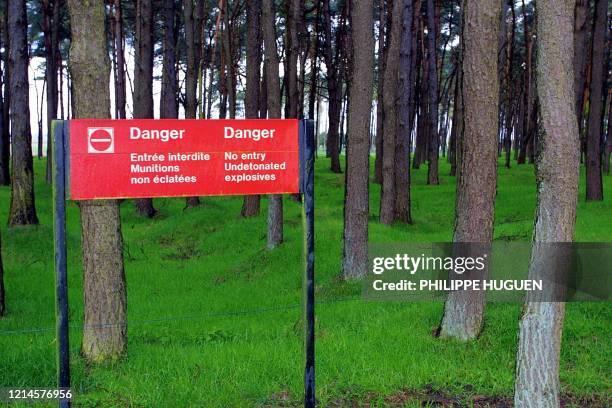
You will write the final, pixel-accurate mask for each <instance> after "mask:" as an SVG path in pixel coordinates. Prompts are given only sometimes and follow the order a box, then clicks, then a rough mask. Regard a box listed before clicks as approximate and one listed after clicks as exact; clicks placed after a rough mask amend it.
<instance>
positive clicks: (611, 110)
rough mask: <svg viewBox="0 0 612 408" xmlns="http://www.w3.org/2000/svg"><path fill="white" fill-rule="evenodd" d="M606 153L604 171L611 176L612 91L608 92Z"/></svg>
mask: <svg viewBox="0 0 612 408" xmlns="http://www.w3.org/2000/svg"><path fill="white" fill-rule="evenodd" d="M605 149H606V150H605V151H604V157H603V158H604V161H603V171H604V173H606V175H608V176H609V175H610V155H612V89H610V90H609V91H608V130H607V133H606V146H605Z"/></svg>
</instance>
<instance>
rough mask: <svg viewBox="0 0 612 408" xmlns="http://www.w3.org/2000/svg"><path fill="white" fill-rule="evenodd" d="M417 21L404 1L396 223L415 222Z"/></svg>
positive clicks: (396, 153) (397, 143) (412, 10)
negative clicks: (413, 142) (413, 163)
mask: <svg viewBox="0 0 612 408" xmlns="http://www.w3.org/2000/svg"><path fill="white" fill-rule="evenodd" d="M413 18H414V9H413V0H404V4H403V8H402V38H401V45H400V58H399V82H398V89H399V90H400V91H399V93H400V95H399V112H398V124H397V125H398V126H397V129H398V130H397V140H396V143H395V215H394V218H395V220H398V221H401V222H405V223H408V224H410V223H412V215H411V211H410V139H411V134H412V114H413V110H414V103H413V102H414V101H413V99H414V98H413V97H414V81H412V79H413V73H412V66H413V64H412V62H413V61H412V60H413V58H414V53H413V51H414V50H413V35H412V34H413V31H412V23H413Z"/></svg>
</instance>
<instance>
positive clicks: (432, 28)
mask: <svg viewBox="0 0 612 408" xmlns="http://www.w3.org/2000/svg"><path fill="white" fill-rule="evenodd" d="M436 36H437V30H436V23H435V5H434V0H427V69H428V70H429V73H428V80H429V82H428V87H427V93H428V97H429V122H428V123H429V149H428V166H427V184H439V183H440V182H439V180H438V156H439V150H440V135H439V134H438V75H437V58H436V55H437V51H438V50H437V47H436Z"/></svg>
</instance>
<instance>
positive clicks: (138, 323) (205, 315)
mask: <svg viewBox="0 0 612 408" xmlns="http://www.w3.org/2000/svg"><path fill="white" fill-rule="evenodd" d="M358 300H366V299H365V298H363V297H361V296H358V297H355V296H352V297H345V298H338V299H330V300H321V301H318V302H316V305H317V306H319V305H328V304H335V303H341V302H351V301H358ZM302 307H304V304H303V303H293V304H288V305H283V306H276V307H261V308H255V309H244V310H233V311H227V312H212V313H200V314H197V315H195V314H194V315H182V316H166V317H158V318H155V319H140V320H138V319H137V320H128V321H127V322H115V323H105V324H97V325H89V326H87V328H107V327H113V326H121V325H127V326H128V327H132V326H143V325H147V324H156V323H164V322H175V321H186V320H205V319H212V318H219V317H236V316H253V315H260V314H265V313H273V312H284V311H288V310H295V309H299V308H302ZM85 328H86V326H85V325H84V324H83V322H75V323H72V324H70V329H72V330H83V329H85ZM55 330H56V328H55V326H52V327H29V328H23V329H12V330H0V336H14V335H22V334H34V333H46V332H53V331H55Z"/></svg>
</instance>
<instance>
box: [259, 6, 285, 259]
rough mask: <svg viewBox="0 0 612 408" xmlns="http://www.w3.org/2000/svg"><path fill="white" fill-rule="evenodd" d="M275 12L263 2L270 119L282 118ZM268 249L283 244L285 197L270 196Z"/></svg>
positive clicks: (263, 30)
mask: <svg viewBox="0 0 612 408" xmlns="http://www.w3.org/2000/svg"><path fill="white" fill-rule="evenodd" d="M275 20H276V19H275V11H274V2H273V0H262V18H261V25H262V32H263V41H264V48H265V53H264V58H265V61H266V84H267V90H266V91H267V92H266V93H267V100H268V118H270V119H279V118H280V117H281V100H280V99H281V98H280V95H281V94H280V80H279V73H278V65H279V59H278V51H277V49H276V30H275V28H274V27H275ZM268 197H269V198H268V248H269V249H272V248H275V247H277V246H278V245H280V244H281V243H282V242H283V196H281V195H270V196H268Z"/></svg>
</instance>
